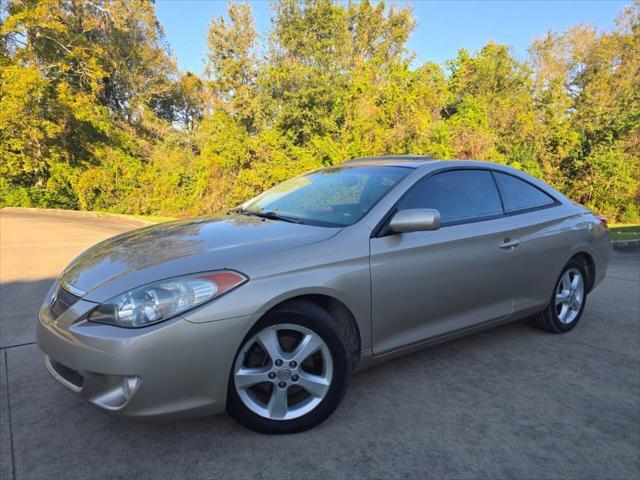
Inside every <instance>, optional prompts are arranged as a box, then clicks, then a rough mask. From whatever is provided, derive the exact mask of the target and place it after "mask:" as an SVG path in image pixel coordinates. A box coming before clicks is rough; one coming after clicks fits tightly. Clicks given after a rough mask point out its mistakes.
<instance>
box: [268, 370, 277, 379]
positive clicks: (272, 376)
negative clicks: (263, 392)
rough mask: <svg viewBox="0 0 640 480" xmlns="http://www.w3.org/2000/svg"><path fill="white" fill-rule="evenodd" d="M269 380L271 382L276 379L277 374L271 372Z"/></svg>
mask: <svg viewBox="0 0 640 480" xmlns="http://www.w3.org/2000/svg"><path fill="white" fill-rule="evenodd" d="M269 378H270V379H271V380H273V379H274V378H276V372H269Z"/></svg>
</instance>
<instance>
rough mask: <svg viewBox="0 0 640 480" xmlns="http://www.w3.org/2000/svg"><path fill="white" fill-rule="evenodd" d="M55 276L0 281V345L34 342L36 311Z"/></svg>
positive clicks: (1, 346)
mask: <svg viewBox="0 0 640 480" xmlns="http://www.w3.org/2000/svg"><path fill="white" fill-rule="evenodd" d="M54 281H55V278H44V279H41V280H33V281H16V282H3V283H0V348H5V347H14V346H16V345H24V344H28V343H33V342H35V341H36V336H35V335H36V329H35V327H36V320H37V317H38V310H39V309H40V306H41V305H42V301H43V300H44V297H45V295H46V294H47V292H48V291H49V288H51V285H52V284H53V282H54Z"/></svg>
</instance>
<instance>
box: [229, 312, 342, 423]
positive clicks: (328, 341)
mask: <svg viewBox="0 0 640 480" xmlns="http://www.w3.org/2000/svg"><path fill="white" fill-rule="evenodd" d="M274 332H275V338H276V339H275V340H274V337H273V335H274ZM346 340H347V339H345V338H343V335H342V334H341V331H340V329H339V328H338V325H337V323H336V321H335V320H334V318H333V317H332V316H331V315H330V314H329V313H328V312H327V311H326V310H324V309H323V308H322V307H320V306H318V305H316V304H314V303H311V302H306V301H292V302H288V303H286V304H283V305H281V306H279V307H276V308H275V309H274V310H272V311H270V312H269V313H267V314H266V315H265V316H264V317H263V318H262V319H261V320H260V321H259V322H258V323H257V324H256V325H255V326H254V327H253V328H252V329H251V330H250V331H249V333H248V334H247V335H246V337H245V339H244V340H243V342H242V345H241V346H240V348H239V349H238V352H237V354H236V358H235V359H234V363H233V367H232V369H231V373H230V375H229V385H228V394H227V411H228V413H229V414H230V415H231V417H233V418H234V419H235V420H236V421H237V422H239V423H240V424H242V425H244V426H245V427H247V428H250V429H251V430H254V431H256V432H260V433H270V434H274V433H296V432H302V431H304V430H308V429H309V428H312V427H314V426H316V425H318V424H320V423H322V422H323V421H324V420H326V419H327V418H328V417H329V416H330V415H331V414H332V413H333V412H334V410H335V409H336V408H337V407H338V405H339V404H340V402H341V401H342V398H343V397H344V394H345V393H346V390H347V386H348V383H349V379H350V374H351V368H350V365H352V360H353V359H352V358H351V356H352V353H350V350H349V349H348V348H347V347H346V345H347V343H346ZM274 342H275V343H274ZM276 343H277V346H276ZM264 345H270V347H268V348H266V347H264ZM317 345H319V346H317ZM303 347H304V348H303ZM314 348H316V350H315V351H314V350H313V349H314ZM269 350H270V351H271V353H269ZM312 351H314V353H311V354H309V355H308V356H306V357H304V358H303V356H304V355H307V352H312ZM297 353H298V354H299V355H300V356H298V357H296V356H295V355H296V354H297ZM272 357H276V358H275V359H274V358H272ZM278 357H282V358H278ZM294 359H301V360H302V361H301V362H300V364H299V365H298V364H297V362H295V361H294ZM279 360H282V361H283V362H282V364H280V365H278V363H279ZM292 362H293V363H292ZM294 364H295V365H294ZM292 365H293V366H292ZM254 382H256V383H254ZM283 385H286V387H284V386H283ZM305 387H306V388H305ZM307 388H308V389H307ZM310 392H313V394H312V393H310ZM283 397H284V398H286V400H284V403H283V400H282V398H283Z"/></svg>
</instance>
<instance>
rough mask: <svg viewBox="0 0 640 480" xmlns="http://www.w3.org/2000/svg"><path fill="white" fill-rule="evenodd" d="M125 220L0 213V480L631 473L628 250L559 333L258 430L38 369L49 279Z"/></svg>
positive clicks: (387, 375) (397, 379) (469, 351)
mask: <svg viewBox="0 0 640 480" xmlns="http://www.w3.org/2000/svg"><path fill="white" fill-rule="evenodd" d="M128 228H132V227H131V226H127V225H121V224H116V223H111V222H107V221H104V220H97V219H86V218H65V217H59V216H48V215H34V214H23V213H20V214H17V213H8V212H1V213H0V286H1V288H0V342H1V343H0V347H1V348H2V349H1V351H0V352H1V355H0V387H1V388H0V476H1V478H2V479H5V478H6V479H7V480H8V479H20V480H22V479H39V478H43V479H44V478H47V479H54V478H65V479H75V478H78V479H80V478H83V479H89V478H110V479H116V478H152V479H164V478H274V477H276V476H277V477H279V478H283V479H284V478H304V479H305V480H309V479H315V478H319V479H326V478H344V479H352V478H381V479H382V478H384V479H387V478H536V479H543V478H579V479H608V478H611V479H622V478H625V479H626V478H628V479H638V478H640V252H638V251H635V252H627V253H619V252H616V253H615V255H614V257H613V261H612V264H611V266H610V269H609V272H608V275H607V278H606V280H605V281H604V282H603V283H602V284H601V285H600V286H599V287H598V288H597V289H596V290H595V291H594V292H593V293H592V294H591V295H590V296H589V298H588V303H587V307H586V310H585V313H584V316H583V318H582V320H581V323H580V324H579V325H578V327H576V328H575V329H574V330H573V331H572V332H571V333H569V334H567V335H551V334H546V333H543V332H540V331H538V330H535V329H533V328H532V327H530V326H529V325H528V324H527V323H526V322H517V323H513V324H510V325H507V326H504V327H500V328H496V329H493V330H490V331H486V332H483V333H480V334H476V335H472V336H469V337H466V338H464V339H461V340H456V341H453V342H450V343H447V344H443V345H439V346H437V347H433V348H431V349H428V350H424V351H422V352H419V353H416V354H413V355H410V356H408V357H405V358H402V359H399V360H395V361H393V362H390V363H387V364H384V365H382V366H379V367H376V368H373V369H370V370H367V371H364V372H362V373H359V374H357V375H356V376H354V378H353V380H352V384H351V387H350V390H349V392H348V393H347V396H346V398H345V400H344V402H343V404H342V405H341V407H340V408H339V409H338V411H337V412H336V413H335V414H334V415H333V416H332V417H331V418H330V419H329V420H328V421H326V422H325V423H324V424H322V425H320V426H319V427H317V428H315V429H313V430H311V431H309V432H305V433H302V434H297V435H291V436H264V435H259V434H256V433H252V432H250V431H248V430H245V429H243V428H241V427H240V426H238V425H237V424H235V423H234V422H233V421H232V420H231V419H230V418H228V417H227V416H225V415H220V416H216V417H209V418H204V419H199V420H193V421H188V422H179V423H171V424H165V425H148V424H136V423H129V422H126V421H122V420H118V419H113V418H111V417H107V416H105V415H103V414H101V413H99V412H97V411H96V410H94V409H93V408H92V407H90V406H88V405H86V404H84V403H83V402H82V401H80V400H78V399H77V398H76V397H75V396H73V394H71V393H70V392H68V391H66V390H65V389H63V388H62V387H61V386H59V385H58V384H57V383H56V382H55V381H54V380H53V379H51V378H50V377H49V375H48V374H47V373H46V372H45V370H44V367H43V365H42V358H41V355H40V352H39V350H38V347H37V346H36V345H35V344H34V343H33V342H34V339H35V338H34V325H35V322H36V312H37V309H38V306H39V304H40V302H41V300H42V298H43V296H44V294H45V293H46V291H47V289H48V287H49V285H50V284H51V282H52V281H53V278H54V276H55V275H56V274H57V273H59V271H60V270H61V269H62V268H63V267H64V265H65V264H66V263H68V262H69V261H70V260H71V259H72V258H73V257H74V256H75V255H76V254H77V253H78V252H80V251H81V250H82V249H84V248H86V247H88V246H89V245H91V244H92V243H95V242H97V241H99V240H101V239H103V238H106V237H108V236H110V235H114V234H116V233H118V232H121V231H124V230H126V229H128ZM170 354H171V352H167V355H170Z"/></svg>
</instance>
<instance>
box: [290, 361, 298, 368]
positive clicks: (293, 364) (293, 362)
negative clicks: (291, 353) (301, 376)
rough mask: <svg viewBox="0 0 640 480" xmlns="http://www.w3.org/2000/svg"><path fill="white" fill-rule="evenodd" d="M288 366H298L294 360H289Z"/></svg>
mask: <svg viewBox="0 0 640 480" xmlns="http://www.w3.org/2000/svg"><path fill="white" fill-rule="evenodd" d="M289 366H290V367H291V368H296V367H297V366H298V364H297V363H296V362H295V361H291V362H289Z"/></svg>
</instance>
